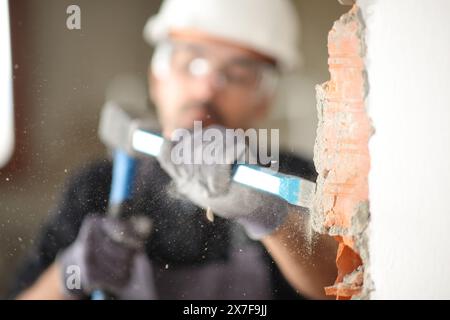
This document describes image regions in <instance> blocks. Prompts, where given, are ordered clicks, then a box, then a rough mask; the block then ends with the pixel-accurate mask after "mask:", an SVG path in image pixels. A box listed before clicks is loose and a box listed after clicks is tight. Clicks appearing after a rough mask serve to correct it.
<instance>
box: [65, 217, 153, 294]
mask: <svg viewBox="0 0 450 320" xmlns="http://www.w3.org/2000/svg"><path fill="white" fill-rule="evenodd" d="M147 223H148V221H147ZM140 226H142V221H141V223H140ZM148 229H149V228H147V232H145V231H143V230H140V231H141V232H139V231H138V230H139V229H138V228H136V223H133V222H132V221H126V220H121V219H117V218H111V217H104V216H99V215H91V216H88V217H86V218H85V220H84V221H83V224H82V226H81V229H80V232H79V234H78V237H77V239H76V240H75V242H74V243H73V244H72V245H71V246H70V247H68V248H67V249H66V250H65V251H63V252H62V253H60V254H59V256H58V258H57V263H58V265H59V266H60V268H61V270H60V271H61V277H62V280H63V285H62V287H63V288H64V293H65V295H66V296H68V297H71V298H78V297H83V296H86V295H90V294H91V293H92V292H93V291H95V290H104V291H105V292H106V293H108V294H112V295H114V296H115V297H117V298H119V299H152V298H154V295H155V294H154V288H153V279H152V278H151V276H152V270H151V265H150V262H149V261H148V259H147V257H146V255H145V252H144V243H143V240H144V238H145V237H146V236H148ZM74 266H75V267H78V268H79V270H80V283H81V287H80V288H76V287H75V288H72V287H71V286H70V285H69V282H70V281H69V282H68V281H67V280H68V277H70V276H71V273H67V270H70V269H69V268H70V267H72V269H73V267H74Z"/></svg>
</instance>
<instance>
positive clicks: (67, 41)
mask: <svg viewBox="0 0 450 320" xmlns="http://www.w3.org/2000/svg"><path fill="white" fill-rule="evenodd" d="M12 2H14V3H12ZM10 3H11V9H12V10H13V12H12V13H13V21H12V28H13V33H14V35H15V38H14V40H13V43H14V50H15V52H14V84H15V86H16V89H15V98H16V103H17V104H16V108H17V110H18V111H19V116H18V119H17V120H18V121H19V124H20V126H19V127H18V129H19V130H20V132H19V134H20V139H21V140H22V143H21V144H20V145H19V148H18V149H17V150H16V156H17V155H19V158H20V159H21V161H19V163H18V164H17V165H16V168H14V169H11V168H10V169H8V170H0V297H1V296H3V295H4V294H5V292H6V287H7V283H8V281H10V279H11V277H12V276H13V273H14V270H15V269H16V267H17V265H18V263H19V261H20V259H21V258H22V257H23V254H24V252H25V251H26V250H27V249H28V248H29V247H30V246H31V245H32V244H33V241H34V239H35V235H36V234H37V232H38V230H39V227H40V225H41V224H42V222H43V220H44V219H45V218H46V217H47V215H48V210H49V209H50V208H51V207H52V205H53V204H54V203H55V201H56V199H57V197H58V193H59V191H60V190H61V188H62V185H63V183H64V180H65V179H66V177H67V176H68V175H70V174H71V173H73V172H74V170H75V169H76V168H79V167H80V166H82V165H83V164H85V163H86V162H88V161H89V160H91V159H95V158H99V157H102V156H104V154H105V148H104V147H103V146H102V144H101V143H100V142H99V141H98V139H97V125H98V116H99V111H100V109H101V107H102V105H103V102H104V100H105V90H106V88H107V87H108V85H109V84H110V83H111V81H113V80H114V79H115V78H116V77H117V76H118V75H124V74H132V75H134V76H136V77H138V78H139V79H141V80H142V82H145V81H146V69H147V64H148V60H149V58H150V55H151V49H150V48H149V47H148V46H147V45H146V44H145V43H144V42H143V40H142V37H141V34H142V28H143V26H144V24H145V21H146V19H147V18H148V16H150V15H151V14H152V13H154V12H155V11H156V10H157V8H158V7H159V1H149V0H133V1H126V0H95V1H89V0H76V1H66V0H40V1H32V0H21V1H10ZM70 4H77V5H79V6H80V7H81V14H82V30H81V31H69V30H68V29H67V28H66V18H67V15H66V8H67V7H68V6H69V5H70ZM296 4H297V5H298V9H299V12H300V16H301V19H302V29H303V36H302V43H303V55H304V58H305V64H304V67H303V69H302V70H301V72H299V73H298V74H295V75H291V76H290V77H289V79H287V80H286V82H285V83H284V85H283V90H282V91H281V92H280V95H279V99H278V103H277V106H276V107H275V108H274V110H273V112H272V115H271V119H270V121H268V126H269V127H272V128H279V129H280V136H281V138H282V145H284V146H285V147H286V148H287V149H289V150H292V151H294V152H297V153H299V154H303V155H304V156H306V157H310V158H311V157H312V151H313V149H312V148H313V144H314V138H315V130H316V122H317V121H316V117H317V116H316V109H315V91H314V85H315V84H317V83H321V82H323V81H325V80H326V79H327V78H328V72H327V54H326V37H327V33H328V30H329V29H330V28H331V26H332V23H333V21H334V20H336V19H337V18H338V17H339V16H340V14H342V13H343V12H344V11H345V10H346V8H345V7H342V6H340V5H339V4H338V3H337V1H336V0H299V1H296ZM288 92H289V93H288Z"/></svg>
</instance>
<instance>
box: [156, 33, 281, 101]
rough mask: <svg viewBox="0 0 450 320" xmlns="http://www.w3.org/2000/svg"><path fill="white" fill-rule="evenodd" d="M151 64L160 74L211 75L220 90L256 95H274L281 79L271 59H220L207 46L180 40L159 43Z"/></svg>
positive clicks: (201, 77)
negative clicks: (220, 60) (222, 60)
mask: <svg viewBox="0 0 450 320" xmlns="http://www.w3.org/2000/svg"><path fill="white" fill-rule="evenodd" d="M151 66H152V72H153V74H154V75H155V76H157V77H167V76H169V75H171V76H177V77H178V78H180V79H183V80H187V81H192V80H200V79H204V78H208V79H210V81H213V84H214V85H215V87H216V88H217V89H218V90H224V91H227V92H230V93H231V92H232V93H235V94H241V95H243V96H245V97H253V98H254V97H267V96H269V97H270V96H272V95H273V94H274V92H275V90H276V87H277V84H278V79H279V72H278V69H277V68H276V66H275V65H273V64H271V63H269V62H265V61H262V60H257V59H252V58H248V57H242V58H234V59H231V60H229V61H225V62H219V61H217V58H216V57H214V54H213V53H212V52H210V51H208V48H205V47H203V46H200V45H193V44H189V43H184V42H178V41H166V42H163V43H160V44H159V45H158V46H157V47H156V49H155V52H154V54H153V58H152V65H151Z"/></svg>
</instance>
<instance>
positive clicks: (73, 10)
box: [66, 4, 81, 30]
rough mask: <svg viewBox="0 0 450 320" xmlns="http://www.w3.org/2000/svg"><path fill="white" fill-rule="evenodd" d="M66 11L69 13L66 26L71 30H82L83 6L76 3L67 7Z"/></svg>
mask: <svg viewBox="0 0 450 320" xmlns="http://www.w3.org/2000/svg"><path fill="white" fill-rule="evenodd" d="M66 13H67V14H68V15H69V16H68V17H67V20H66V26H67V29H69V30H81V8H80V7H79V6H77V5H76V4H71V5H70V6H68V7H67V9H66Z"/></svg>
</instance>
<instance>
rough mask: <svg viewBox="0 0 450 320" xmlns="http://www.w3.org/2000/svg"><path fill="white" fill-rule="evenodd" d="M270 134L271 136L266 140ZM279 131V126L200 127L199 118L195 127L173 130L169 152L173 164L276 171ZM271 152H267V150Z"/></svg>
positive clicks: (277, 165) (277, 166)
mask: <svg viewBox="0 0 450 320" xmlns="http://www.w3.org/2000/svg"><path fill="white" fill-rule="evenodd" d="M269 136H270V139H269ZM279 140H280V134H279V130H278V129H270V134H269V130H268V129H254V128H251V129H247V130H245V131H244V130H243V129H225V128H222V127H216V126H211V127H207V128H203V126H202V122H201V121H195V122H194V129H193V130H187V129H176V130H175V131H174V133H173V135H172V141H174V142H177V143H176V145H175V146H174V147H173V149H172V151H171V155H170V156H171V160H172V162H173V163H175V164H177V165H180V164H199V165H201V164H206V165H213V164H234V163H236V164H253V165H257V164H258V165H263V166H268V167H270V169H271V170H274V171H278V168H279V151H280V148H279V147H280V145H279ZM269 151H270V152H269Z"/></svg>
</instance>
